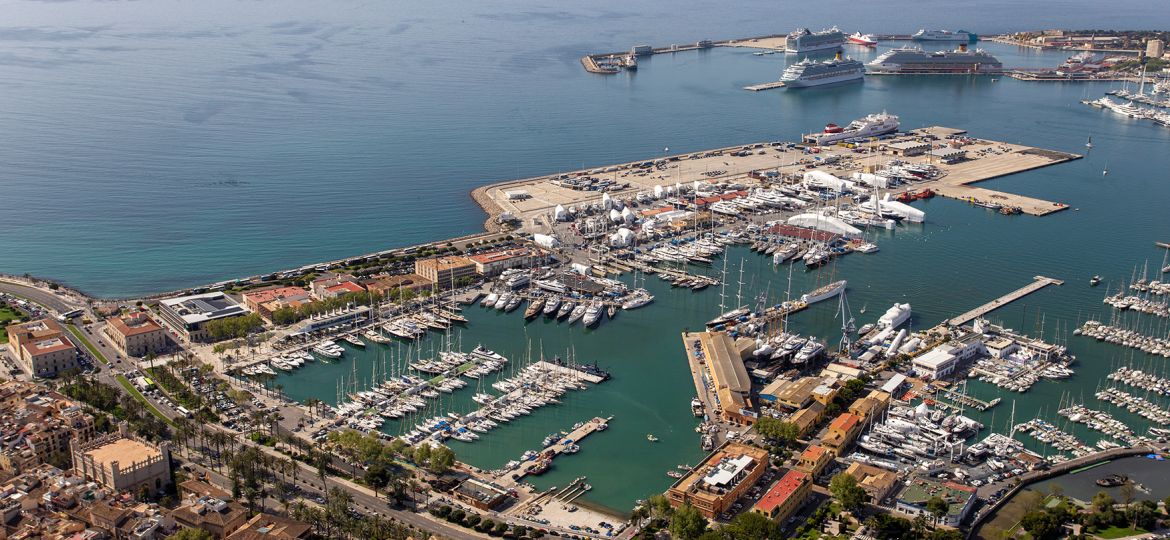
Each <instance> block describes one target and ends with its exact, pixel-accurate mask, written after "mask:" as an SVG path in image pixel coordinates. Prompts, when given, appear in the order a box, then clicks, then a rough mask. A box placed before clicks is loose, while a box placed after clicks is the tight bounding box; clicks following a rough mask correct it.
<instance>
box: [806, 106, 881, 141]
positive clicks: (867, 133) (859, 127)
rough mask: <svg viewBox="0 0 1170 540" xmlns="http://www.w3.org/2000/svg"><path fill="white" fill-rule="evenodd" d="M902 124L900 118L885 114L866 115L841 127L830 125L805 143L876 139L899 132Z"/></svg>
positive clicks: (807, 137)
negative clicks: (865, 138)
mask: <svg viewBox="0 0 1170 540" xmlns="http://www.w3.org/2000/svg"><path fill="white" fill-rule="evenodd" d="M900 125H901V124H900V123H899V122H898V117H897V116H895V115H892V114H888V113H885V112H882V113H877V114H869V115H866V116H865V118H859V119H857V120H854V121H852V122H850V123H849V125H848V126H845V127H841V126H838V125H837V124H828V125H826V126H825V130H824V131H823V132H821V133H813V134H810V135H805V136H804V142H806V143H810V144H817V145H828V144H834V143H836V142H838V141H844V140H848V139H857V138H862V137H876V136H878V135H885V134H887V133H893V132H895V131H898V127H899V126H900Z"/></svg>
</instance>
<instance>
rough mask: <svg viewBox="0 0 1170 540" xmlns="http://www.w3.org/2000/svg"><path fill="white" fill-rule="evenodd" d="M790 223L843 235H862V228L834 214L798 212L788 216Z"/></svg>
mask: <svg viewBox="0 0 1170 540" xmlns="http://www.w3.org/2000/svg"><path fill="white" fill-rule="evenodd" d="M788 224H789V225H795V226H797V227H807V228H810V229H816V230H818V231H825V232H830V233H833V234H839V235H841V236H860V235H861V229H858V228H857V227H854V226H853V225H850V224H848V223H845V222H844V221H841V220H840V219H839V218H835V217H833V216H822V215H820V214H811V213H805V214H796V215H795V216H792V217H790V218H788Z"/></svg>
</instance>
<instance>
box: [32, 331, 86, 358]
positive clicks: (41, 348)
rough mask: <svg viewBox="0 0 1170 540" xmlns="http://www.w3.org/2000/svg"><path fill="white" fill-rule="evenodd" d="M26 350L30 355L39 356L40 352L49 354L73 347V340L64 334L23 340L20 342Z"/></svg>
mask: <svg viewBox="0 0 1170 540" xmlns="http://www.w3.org/2000/svg"><path fill="white" fill-rule="evenodd" d="M21 346H22V347H24V348H25V350H26V351H28V353H29V354H30V355H32V356H39V355H42V354H49V353H53V352H57V351H65V350H69V349H74V348H75V347H74V346H73V342H72V341H69V338H67V337H65V336H56V337H51V338H49V339H43V340H38V341H32V342H25V343H22V344H21Z"/></svg>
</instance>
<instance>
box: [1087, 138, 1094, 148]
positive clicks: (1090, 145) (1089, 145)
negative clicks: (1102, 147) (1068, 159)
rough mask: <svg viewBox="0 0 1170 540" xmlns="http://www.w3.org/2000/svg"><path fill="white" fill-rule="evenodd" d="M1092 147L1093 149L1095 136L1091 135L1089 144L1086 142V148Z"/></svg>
mask: <svg viewBox="0 0 1170 540" xmlns="http://www.w3.org/2000/svg"><path fill="white" fill-rule="evenodd" d="M1092 147H1093V136H1092V135H1089V140H1088V141H1087V142H1085V148H1092Z"/></svg>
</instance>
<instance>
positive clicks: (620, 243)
mask: <svg viewBox="0 0 1170 540" xmlns="http://www.w3.org/2000/svg"><path fill="white" fill-rule="evenodd" d="M633 241H634V231H631V230H629V229H627V228H625V227H622V228H620V229H618V231H617V232H615V233H613V234H611V235H610V236H609V244H610V245H611V246H614V247H625V246H628V245H630V244H631V243H633Z"/></svg>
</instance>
